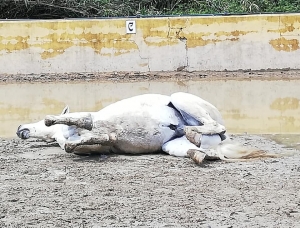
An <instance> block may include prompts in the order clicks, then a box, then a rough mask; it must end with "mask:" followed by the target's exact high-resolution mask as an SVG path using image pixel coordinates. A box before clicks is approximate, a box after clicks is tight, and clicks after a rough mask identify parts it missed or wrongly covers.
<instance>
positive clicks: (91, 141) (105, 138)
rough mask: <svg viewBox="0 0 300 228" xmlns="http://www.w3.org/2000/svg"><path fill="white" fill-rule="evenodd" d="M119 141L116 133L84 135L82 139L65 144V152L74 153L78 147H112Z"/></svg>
mask: <svg viewBox="0 0 300 228" xmlns="http://www.w3.org/2000/svg"><path fill="white" fill-rule="evenodd" d="M116 140H117V136H116V134H114V133H111V134H99V135H95V134H92V133H86V134H82V136H81V138H80V139H77V140H73V141H72V140H68V141H67V142H66V144H65V151H66V152H67V153H72V152H75V151H76V148H77V147H80V146H87V145H101V146H111V145H113V144H114V142H115V141H116Z"/></svg>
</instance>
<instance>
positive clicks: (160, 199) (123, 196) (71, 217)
mask: <svg viewBox="0 0 300 228" xmlns="http://www.w3.org/2000/svg"><path fill="white" fill-rule="evenodd" d="M298 73H299V72H296V73H295V72H294V71H282V72H277V74H276V75H277V77H282V78H286V77H289V78H290V77H296V75H297V74H298ZM178 74H190V73H183V72H179V73H178ZM192 74H193V75H194V76H195V74H197V77H212V78H213V76H211V75H206V76H205V75H204V74H207V73H192ZM223 74H224V75H223V76H224V77H226V74H230V75H229V78H234V77H235V76H234V74H235V75H236V77H238V76H239V75H240V76H245V77H252V76H254V77H260V76H261V74H263V76H264V78H266V79H267V78H268V74H269V75H271V76H272V74H275V73H273V72H240V73H232V72H230V73H228V72H223ZM77 75H79V76H78V78H77V79H76V76H74V78H73V80H82V75H86V76H87V75H88V74H81V76H80V74H77ZM130 75H133V76H132V78H133V79H132V80H141V79H135V77H134V74H130ZM130 75H127V76H124V77H127V78H128V80H131V79H130V77H129V76H130ZM145 75H146V74H145ZM201 75H202V76H201ZM278 75H279V76H278ZM298 75H299V74H298ZM146 76H147V75H146ZM146 76H145V77H146ZM179 76H180V75H179ZM179 76H178V77H179ZM221 76H222V75H221ZM221 76H220V77H221ZM223 76H222V77H223ZM271 76H270V77H271ZM31 77H32V80H33V81H39V80H40V81H41V82H42V81H43V79H42V78H43V77H45V78H47V77H48V79H45V81H47V80H50V81H51V80H58V79H55V77H53V78H52V76H49V75H48V76H47V75H44V76H41V75H40V76H38V75H31ZM107 77H108V78H107V80H109V77H114V76H113V74H110V76H109V75H108V76H107ZM153 77H154V76H153ZM166 77H170V76H166ZM172 77H177V76H174V74H173V76H172ZM186 77H187V76H186ZM188 77H192V76H188ZM29 78H30V77H29ZM37 78H40V79H37ZM70 78H71V79H70ZM1 80H2V82H8V83H9V82H12V81H19V82H22V81H30V80H29V79H26V77H25V76H19V77H17V76H11V75H7V76H3V77H2V79H1ZM63 80H64V79H63ZM65 80H72V77H71V76H66V79H65ZM91 80H97V78H96V76H93V75H91ZM120 80H121V79H120ZM147 80H148V79H147ZM231 137H232V138H233V139H234V140H236V141H239V142H240V143H242V144H245V145H248V146H252V147H255V148H259V149H264V150H266V151H268V152H271V153H278V154H285V156H284V157H281V158H272V159H264V160H254V161H249V162H234V163H233V162H224V161H210V162H208V161H207V162H205V163H204V164H203V165H201V166H198V165H195V164H194V163H193V162H192V161H191V160H190V159H188V158H176V157H172V156H169V155H166V154H163V153H160V154H151V155H142V156H128V155H116V154H100V155H95V156H84V157H82V156H77V155H74V154H66V153H64V152H63V151H62V150H61V149H60V148H59V147H58V146H57V145H56V144H46V143H44V142H40V141H36V140H30V141H24V140H20V139H17V138H15V139H0V227H300V185H299V182H300V175H299V174H300V151H299V150H297V148H292V147H288V146H286V145H284V144H280V143H278V142H279V141H275V140H272V139H271V138H272V137H271V138H270V137H264V136H259V135H247V134H244V135H232V136H231Z"/></svg>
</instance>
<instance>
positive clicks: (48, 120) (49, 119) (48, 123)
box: [44, 115, 55, 127]
mask: <svg viewBox="0 0 300 228" xmlns="http://www.w3.org/2000/svg"><path fill="white" fill-rule="evenodd" d="M44 122H45V125H46V126H47V127H50V126H52V125H54V124H55V119H54V118H53V117H52V116H51V115H48V116H46V118H45V120H44Z"/></svg>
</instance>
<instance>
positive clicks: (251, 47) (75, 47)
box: [0, 14, 300, 74]
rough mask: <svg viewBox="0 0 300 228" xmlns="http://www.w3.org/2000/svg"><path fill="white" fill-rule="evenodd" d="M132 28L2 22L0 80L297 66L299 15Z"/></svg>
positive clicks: (161, 21) (159, 22)
mask: <svg viewBox="0 0 300 228" xmlns="http://www.w3.org/2000/svg"><path fill="white" fill-rule="evenodd" d="M130 20H131V19H130ZM133 20H135V22H136V33H135V34H127V33H126V26H125V22H126V19H90V20H49V21H41V20H37V21H1V22H0V73H13V74H14V73H41V72H44V73H46V72H51V73H58V72H60V73H63V72H95V71H96V72H107V71H108V72H110V71H161V70H163V71H167V70H171V71H173V70H177V68H185V70H189V71H196V70H224V69H227V70H238V69H253V70H259V69H267V68H272V69H276V68H297V69H298V68H299V66H300V57H299V56H300V44H299V43H300V14H278V15H277V14H276V15H250V16H249V15H246V16H211V17H207V16H197V17H174V18H173V17H171V18H140V19H133Z"/></svg>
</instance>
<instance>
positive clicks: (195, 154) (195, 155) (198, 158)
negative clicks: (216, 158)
mask: <svg viewBox="0 0 300 228" xmlns="http://www.w3.org/2000/svg"><path fill="white" fill-rule="evenodd" d="M187 155H188V156H189V157H190V158H191V159H192V160H193V161H194V162H195V163H196V164H198V165H200V164H201V163H202V162H203V160H204V158H205V156H206V154H205V153H202V152H201V151H199V150H194V149H190V150H188V152H187Z"/></svg>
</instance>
